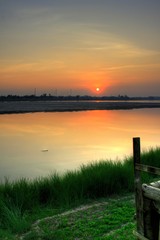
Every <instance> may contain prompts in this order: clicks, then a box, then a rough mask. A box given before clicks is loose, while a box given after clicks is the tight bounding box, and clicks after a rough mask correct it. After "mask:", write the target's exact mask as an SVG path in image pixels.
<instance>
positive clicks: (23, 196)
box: [0, 148, 160, 240]
mask: <svg viewBox="0 0 160 240" xmlns="http://www.w3.org/2000/svg"><path fill="white" fill-rule="evenodd" d="M141 161H142V162H143V163H145V164H148V165H152V166H156V167H160V148H156V149H150V150H149V151H147V152H144V153H143V154H142V157H141ZM151 179H153V176H152V175H151V176H150V177H149V175H147V174H143V181H145V182H148V181H151ZM133 180H134V175H133V159H132V158H131V157H128V158H126V159H125V160H124V161H121V162H112V161H99V162H94V163H91V164H89V165H83V166H81V167H80V169H78V170H75V171H70V172H66V173H65V174H64V175H62V176H61V175H58V174H57V173H54V174H52V175H50V176H49V177H46V178H38V179H35V180H34V181H29V180H26V179H21V180H19V181H15V182H9V181H8V180H7V179H6V181H5V183H4V184H0V213H1V214H0V239H14V238H13V236H14V235H16V234H21V233H24V232H27V231H28V230H29V228H30V226H31V223H33V222H34V221H35V220H36V219H40V218H44V217H46V216H50V215H55V214H57V213H61V212H63V211H64V210H65V209H71V208H73V207H75V206H78V205H80V204H82V203H86V202H87V201H88V200H89V199H90V201H94V200H95V199H101V198H105V199H108V198H109V197H110V196H113V195H122V194H125V193H133V191H134V181H133ZM117 204H118V203H117ZM126 204H127V203H126ZM112 207H114V208H115V207H116V210H115V214H114V213H112V214H111V216H112V217H113V219H111V218H110V217H109V215H107V213H106V215H107V216H108V217H107V218H108V220H105V221H106V222H105V223H104V225H105V229H106V225H107V226H108V225H109V226H111V230H112V229H115V228H116V225H115V222H116V221H117V226H118V225H119V224H120V222H121V221H118V220H116V216H119V217H118V219H119V218H120V216H121V215H122V214H120V213H118V207H117V206H116V204H115V205H113V206H112ZM120 208H122V206H121V207H120ZM126 209H127V208H126ZM132 209H133V206H132ZM128 211H131V210H129V209H128V210H126V211H124V213H125V218H126V217H127V212H128ZM131 212H132V216H133V211H131ZM103 220H104V219H103ZM107 221H108V223H110V224H107ZM114 221H115V222H114ZM86 222H88V225H86ZM112 222H114V224H113V225H114V226H112V224H111V223H112ZM77 224H78V225H75V224H74V225H75V228H73V230H72V233H73V232H75V231H76V229H81V225H83V228H84V225H85V226H88V227H87V229H88V230H87V229H86V230H85V231H84V230H83V231H82V232H84V234H86V239H87V234H90V232H91V231H92V232H94V231H93V230H91V229H92V228H93V229H94V228H95V227H94V226H96V225H94V222H93V221H91V220H86V221H85V222H80V220H79V221H78V222H77ZM96 224H98V223H96ZM91 225H92V228H90V227H91ZM59 226H60V227H59V230H57V229H56V233H55V231H52V233H51V231H49V233H47V231H48V227H47V226H46V228H45V229H44V231H43V235H44V237H43V238H42V239H48V240H49V239H58V240H60V239H68V240H69V239H74V238H73V237H72V236H71V238H66V237H65V238H63V237H64V236H63V234H67V235H66V236H69V235H68V234H69V232H67V231H69V229H70V227H69V228H68V230H67V220H66V221H65V220H64V219H63V221H62V222H61V224H60V225H59ZM97 226H98V225H97ZM100 226H101V227H100ZM100 226H99V227H98V229H101V231H100V233H99V235H97V236H100V235H101V236H103V234H102V232H103V231H102V229H103V223H102V224H100ZM129 226H130V227H131V226H132V227H133V226H134V224H133V221H130V225H126V226H125V225H124V228H126V231H128V230H127V229H128V228H129V229H130V227H129ZM53 230H54V229H53ZM97 231H98V230H97ZM118 231H121V230H120V229H119V230H118ZM58 232H59V233H58ZM87 232H88V233H87ZM32 234H33V237H31V236H30V237H31V238H30V239H37V238H34V234H35V233H34V232H32ZM45 234H46V236H47V237H46V238H45ZM54 234H59V236H57V237H56V235H55V236H52V237H50V238H49V235H50V236H51V235H54ZM61 235H62V237H61ZM72 235H73V234H72ZM113 235H114V234H113ZM119 235H120V236H122V234H120V233H119ZM95 236H96V235H95ZM93 237H94V236H92V237H91V239H112V238H107V236H106V238H97V237H96V238H93ZM79 239H85V238H84V237H83V236H82V237H80V238H79ZM88 239H89V238H88ZM113 239H126V238H114V237H113ZM130 239H132V238H130Z"/></svg>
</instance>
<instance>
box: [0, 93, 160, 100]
mask: <svg viewBox="0 0 160 240" xmlns="http://www.w3.org/2000/svg"><path fill="white" fill-rule="evenodd" d="M80 100H81V101H84V100H85V101H92V100H93V101H94V100H101V101H103V100H104V101H105V100H126V101H127V100H135V101H136V100H160V97H154V96H148V97H128V96H127V95H118V96H88V95H84V96H81V95H76V96H71V95H69V96H53V95H51V94H49V95H47V94H46V93H45V94H42V95H40V96H36V95H23V96H19V95H8V96H0V101H80Z"/></svg>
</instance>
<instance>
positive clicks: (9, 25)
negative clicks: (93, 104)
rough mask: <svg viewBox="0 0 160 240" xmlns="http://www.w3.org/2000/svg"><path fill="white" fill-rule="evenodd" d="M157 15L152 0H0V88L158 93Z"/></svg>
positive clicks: (158, 2) (159, 10) (158, 5)
mask: <svg viewBox="0 0 160 240" xmlns="http://www.w3.org/2000/svg"><path fill="white" fill-rule="evenodd" d="M159 23H160V0H0V95H2V94H33V93H34V89H35V88H36V91H37V95H39V94H43V93H48V94H49V93H50V94H52V95H54V94H58V95H69V94H73V95H77V94H82V95H83V94H88V95H95V94H99V95H119V94H121V95H128V96H150V95H152V96H160V24H159ZM96 88H99V91H96Z"/></svg>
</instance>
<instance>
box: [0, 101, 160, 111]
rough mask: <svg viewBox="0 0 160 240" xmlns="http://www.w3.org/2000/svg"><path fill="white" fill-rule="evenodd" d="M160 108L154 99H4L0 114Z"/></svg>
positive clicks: (1, 103)
mask: <svg viewBox="0 0 160 240" xmlns="http://www.w3.org/2000/svg"><path fill="white" fill-rule="evenodd" d="M137 108H160V102H154V101H150V102H149V101H146V102H145V101H4V102H0V114H7V113H28V112H65V111H85V110H118V109H137Z"/></svg>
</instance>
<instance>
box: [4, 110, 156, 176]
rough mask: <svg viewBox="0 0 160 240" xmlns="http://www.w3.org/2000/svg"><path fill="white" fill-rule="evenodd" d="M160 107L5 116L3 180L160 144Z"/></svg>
mask: <svg viewBox="0 0 160 240" xmlns="http://www.w3.org/2000/svg"><path fill="white" fill-rule="evenodd" d="M159 123H160V109H137V110H111V111H109V110H95V111H82V112H59V113H58V112H55V113H27V114H10V115H8V114H5V115H0V132H1V134H0V154H1V155H0V180H3V179H4V177H8V178H9V179H10V180H13V179H17V178H19V177H27V178H35V177H39V176H46V175H48V174H50V173H51V172H54V171H57V172H59V173H63V172H65V171H67V170H72V169H77V168H79V166H80V165H82V164H87V163H89V162H92V161H96V160H101V159H104V160H105V159H112V160H117V159H123V157H124V156H128V155H131V154H132V138H133V137H137V136H138V137H141V146H142V150H144V149H147V148H150V147H156V146H160V127H159Z"/></svg>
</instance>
